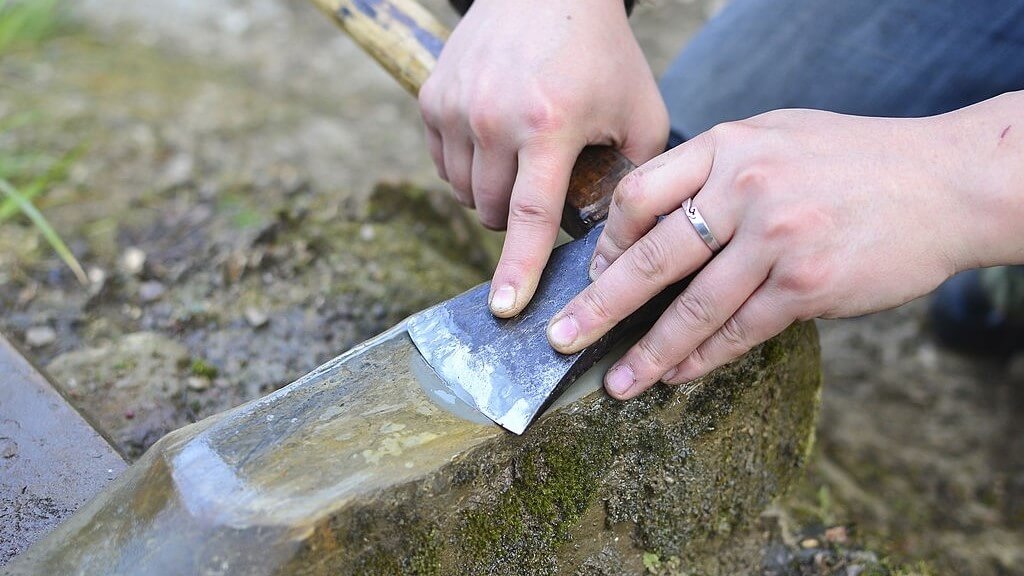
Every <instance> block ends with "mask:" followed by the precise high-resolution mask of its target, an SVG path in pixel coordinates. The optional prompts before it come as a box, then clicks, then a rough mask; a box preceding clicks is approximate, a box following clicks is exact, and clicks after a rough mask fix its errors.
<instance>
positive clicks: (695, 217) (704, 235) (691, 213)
mask: <svg viewBox="0 0 1024 576" xmlns="http://www.w3.org/2000/svg"><path fill="white" fill-rule="evenodd" d="M683 212H685V213H686V217H687V218H689V219H690V224H693V228H694V230H696V231H697V234H700V237H701V240H704V243H705V244H707V245H708V248H711V252H712V253H715V252H718V251H719V250H721V249H722V245H721V244H719V243H718V239H717V238H715V235H714V234H712V233H711V228H708V223H707V221H706V220H704V217H703V216H701V215H700V210H697V207H696V206H694V205H693V198H687V199H686V202H683Z"/></svg>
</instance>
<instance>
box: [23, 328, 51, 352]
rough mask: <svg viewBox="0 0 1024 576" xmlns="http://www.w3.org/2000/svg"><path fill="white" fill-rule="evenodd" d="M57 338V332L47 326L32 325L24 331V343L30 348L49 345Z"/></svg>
mask: <svg viewBox="0 0 1024 576" xmlns="http://www.w3.org/2000/svg"><path fill="white" fill-rule="evenodd" d="M55 340H57V333H56V332H55V331H54V330H53V328H50V327H49V326H33V327H31V328H29V329H28V330H26V331H25V343H26V344H28V345H29V347H30V348H42V347H43V346H49V345H50V344H53V342H54V341H55Z"/></svg>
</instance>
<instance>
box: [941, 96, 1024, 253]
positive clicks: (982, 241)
mask: <svg viewBox="0 0 1024 576" xmlns="http://www.w3.org/2000/svg"><path fill="white" fill-rule="evenodd" d="M1022 111H1024V92H1015V93H1009V94H1004V95H1002V96H999V97H996V98H992V99H990V100H986V101H985V102H982V103H979V104H976V105H974V106H969V107H967V108H963V109H961V110H957V111H955V112H951V113H949V114H943V115H941V116H936V117H934V118H933V119H931V120H933V121H934V123H935V127H936V128H937V130H938V132H937V133H936V136H937V137H938V138H939V139H938V140H936V141H937V142H948V143H949V146H948V147H947V148H948V150H947V154H945V155H944V156H945V160H946V162H948V163H949V166H950V173H949V175H948V178H947V180H948V183H949V190H950V192H951V194H950V199H951V205H950V209H952V210H954V211H956V213H955V216H956V219H957V220H958V221H959V222H958V228H959V229H960V230H959V231H960V233H959V234H958V236H959V238H960V241H961V245H962V248H963V254H964V257H963V258H962V261H961V262H960V263H959V266H958V268H959V269H961V270H962V269H968V268H979V267H985V266H998V265H1009V264H1024V234H1022V233H1021V230H1022V225H1024V122H1020V118H1021V115H1022V114H1021V112H1022Z"/></svg>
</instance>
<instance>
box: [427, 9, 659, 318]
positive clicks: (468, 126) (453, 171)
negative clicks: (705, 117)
mask: <svg viewBox="0 0 1024 576" xmlns="http://www.w3.org/2000/svg"><path fill="white" fill-rule="evenodd" d="M419 100H420V109H421V112H422V115H423V120H424V123H425V124H426V132H427V142H428V145H429V147H430V153H431V156H432V157H433V160H434V164H435V165H436V167H437V171H438V174H439V175H440V177H441V178H442V179H444V180H446V181H448V182H449V183H450V184H451V185H452V188H453V189H454V192H455V195H456V197H457V198H458V199H459V201H460V202H461V203H463V204H464V205H466V206H469V207H475V208H476V209H477V211H478V213H479V217H480V221H481V222H482V223H483V224H484V226H486V227H488V228H492V229H495V230H500V229H505V228H506V227H507V229H508V234H507V235H506V237H505V245H504V248H503V249H502V254H501V258H500V260H499V262H498V266H497V269H496V270H495V272H494V278H493V281H492V282H491V294H490V299H489V301H490V307H491V311H492V312H493V313H494V314H495V315H497V316H500V317H506V318H507V317H511V316H514V315H516V314H518V313H519V312H520V311H521V310H522V309H523V307H524V306H526V304H527V303H528V302H529V301H530V299H531V298H532V297H533V293H534V291H535V290H536V288H537V282H538V280H539V279H540V273H541V271H542V270H543V268H544V265H545V264H546V263H547V260H548V257H549V256H550V255H551V249H552V246H553V245H554V242H555V239H556V237H557V235H558V226H559V221H560V219H561V213H562V206H563V204H564V202H565V195H566V189H567V187H568V183H569V176H570V174H571V173H572V166H573V164H574V163H575V161H576V157H577V156H578V155H579V153H580V151H581V150H582V149H583V148H584V147H585V146H587V145H589V144H607V145H612V146H615V147H617V148H618V149H619V150H620V151H621V152H622V153H623V154H624V155H625V156H626V157H628V158H629V159H630V160H632V161H633V163H635V164H638V165H639V164H642V163H644V162H646V161H647V160H649V159H651V158H653V157H654V156H655V155H657V154H659V153H660V152H661V151H662V150H663V149H664V146H665V141H666V138H667V136H668V113H667V111H666V109H665V104H664V102H663V101H662V99H661V96H660V94H659V92H658V88H657V85H656V84H655V81H654V76H653V74H652V73H651V70H650V67H649V66H648V65H647V62H646V60H645V59H644V55H643V53H642V52H641V50H640V47H639V45H638V44H637V42H636V40H635V39H634V38H633V35H632V31H631V30H630V28H629V23H628V21H627V18H626V11H625V8H624V5H623V1H622V0H518V1H516V2H508V1H507V0H476V2H475V3H474V4H473V6H472V8H471V9H470V10H469V12H468V13H467V14H466V16H465V17H464V18H463V20H462V22H461V23H460V24H459V25H458V27H456V29H455V31H454V32H453V33H452V35H451V38H450V39H449V40H448V42H447V44H446V45H445V47H444V50H443V51H442V53H441V57H440V59H439V60H438V63H437V67H436V68H435V70H434V72H433V73H432V74H431V76H430V78H429V79H428V80H427V82H426V83H425V84H424V85H423V88H422V89H421V90H420V94H419Z"/></svg>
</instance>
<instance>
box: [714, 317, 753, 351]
mask: <svg viewBox="0 0 1024 576" xmlns="http://www.w3.org/2000/svg"><path fill="white" fill-rule="evenodd" d="M719 333H720V334H721V337H722V341H723V342H724V343H725V344H726V345H727V346H729V347H730V348H732V349H743V348H744V347H746V345H747V342H748V338H747V329H746V327H744V326H743V323H741V322H740V321H739V320H737V319H736V317H735V316H734V317H732V318H729V319H728V320H726V321H725V324H723V325H722V328H721V330H719Z"/></svg>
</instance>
